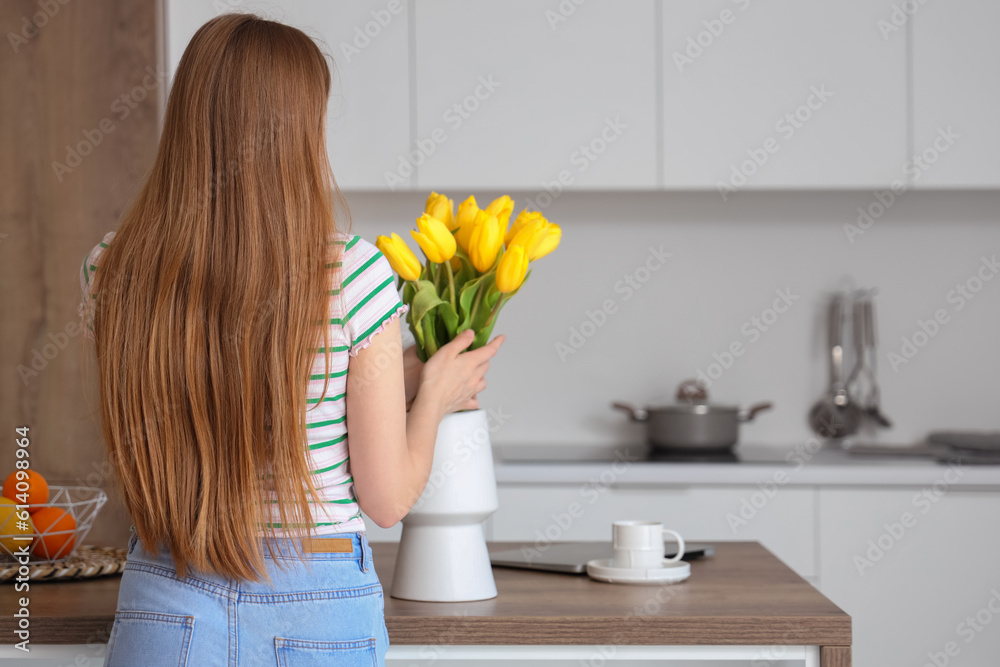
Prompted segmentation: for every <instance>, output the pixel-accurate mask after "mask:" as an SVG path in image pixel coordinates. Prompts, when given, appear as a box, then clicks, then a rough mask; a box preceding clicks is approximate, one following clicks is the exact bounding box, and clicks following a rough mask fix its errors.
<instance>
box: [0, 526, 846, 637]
mask: <svg viewBox="0 0 1000 667" xmlns="http://www.w3.org/2000/svg"><path fill="white" fill-rule="evenodd" d="M518 546H520V544H518V543H510V542H506V543H505V542H497V543H493V544H491V547H490V548H491V549H509V548H516V547H518ZM396 548H397V545H395V544H389V543H385V544H375V545H373V547H372V550H373V552H374V554H375V569H376V571H377V572H378V573H379V579H380V580H381V581H382V585H383V587H384V588H385V590H386V592H387V593H388V591H389V590H390V586H391V583H392V582H391V580H392V573H393V566H394V558H395V553H396ZM494 574H495V576H496V582H497V590H498V591H499V595H498V597H496V598H494V599H492V600H483V601H480V602H455V603H447V604H442V603H439V602H413V601H408V600H396V599H394V598H391V597H389V596H388V594H386V597H385V617H386V626H387V627H388V629H389V637H390V640H391V641H392V643H393V644H415V645H425V644H432V643H444V644H553V645H567V644H588V645H593V644H635V645H657V644H674V645H693V644H695V645H718V644H727V645H744V644H747V645H781V644H785V645H814V646H820V645H831V646H848V645H850V643H851V618H850V617H849V616H848V615H847V614H845V613H844V612H843V611H841V610H840V609H838V608H837V607H836V605H834V604H833V603H832V602H830V601H829V600H827V599H826V598H825V597H823V596H822V595H821V594H820V593H819V592H818V591H816V589H814V588H813V587H812V586H810V585H809V584H808V583H806V582H805V581H803V580H802V579H801V578H800V577H798V576H797V575H796V574H795V573H794V572H792V571H791V570H790V569H788V568H787V567H786V566H785V565H783V564H782V563H781V561H779V560H778V559H777V558H775V557H774V556H773V555H771V553H770V552H768V551H767V550H766V549H764V548H763V547H761V546H760V545H759V544H756V543H752V542H734V543H729V544H719V545H718V547H717V550H716V554H715V556H713V557H711V558H707V559H704V560H700V561H695V562H694V563H692V575H691V579H689V580H688V581H686V582H684V583H681V584H677V585H674V586H663V587H660V586H613V585H610V584H604V583H600V582H597V581H593V580H591V579H589V578H587V577H584V576H576V575H561V574H550V573H544V572H530V571H524V570H512V569H504V568H496V569H495V570H494ZM119 582H120V578H119V577H113V578H109V579H100V580H96V581H84V582H70V583H51V584H37V585H33V586H32V589H31V614H32V624H31V630H32V635H31V636H32V641H33V642H35V643H37V644H75V643H91V642H95V643H99V642H102V641H106V640H107V632H108V630H109V628H110V624H111V621H112V620H113V618H114V611H115V605H116V602H117V593H118V584H119ZM14 605H15V599H14V596H4V597H3V598H0V633H4V634H8V635H9V634H10V633H11V632H12V631H13V628H14V625H13V622H14V618H13V613H14V610H15V606H14Z"/></svg>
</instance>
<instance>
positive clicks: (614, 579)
mask: <svg viewBox="0 0 1000 667" xmlns="http://www.w3.org/2000/svg"><path fill="white" fill-rule="evenodd" d="M611 562H612V559H611V558H599V559H597V560H592V561H589V562H588V563H587V574H588V575H590V576H591V577H593V578H594V579H597V580H598V581H606V582H608V583H609V584H676V583H679V582H681V581H684V580H685V579H687V578H688V577H690V576H691V565H690V564H688V563H685V562H684V561H677V562H676V563H669V562H667V561H666V560H664V561H663V567H651V568H646V569H633V568H630V567H615V566H614V565H612V564H611Z"/></svg>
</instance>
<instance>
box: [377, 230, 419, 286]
mask: <svg viewBox="0 0 1000 667" xmlns="http://www.w3.org/2000/svg"><path fill="white" fill-rule="evenodd" d="M375 247H376V248H378V249H379V250H381V251H382V254H383V255H385V258H386V259H388V260H389V266H391V267H392V269H393V270H394V271H395V272H396V273H398V274H399V275H400V277H402V278H403V280H416V279H417V278H419V277H420V260H419V259H417V256H416V255H414V254H413V251H412V250H410V247H409V246H408V245H406V241H404V240H403V239H402V238H400V236H399V234H395V233H394V234H393V235H392V237H391V238H390V237H388V236H379V237H378V238H377V239H375Z"/></svg>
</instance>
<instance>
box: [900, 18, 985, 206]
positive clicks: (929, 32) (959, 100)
mask: <svg viewBox="0 0 1000 667" xmlns="http://www.w3.org/2000/svg"><path fill="white" fill-rule="evenodd" d="M909 20H910V21H911V22H912V23H913V26H912V28H913V122H914V136H913V152H914V164H913V167H912V175H913V181H914V184H915V185H916V186H917V187H956V188H961V187H968V188H979V187H989V188H995V187H1000V161H998V160H997V155H998V154H1000V123H998V122H997V114H998V111H997V109H998V107H1000V41H998V40H997V37H996V26H997V25H998V24H1000V3H997V2H991V1H990V0H950V1H949V2H943V3H934V2H928V3H926V4H925V3H920V4H919V9H918V10H917V11H916V12H915V13H914V14H913V15H912V18H909ZM949 129H950V132H949ZM918 160H919V161H918Z"/></svg>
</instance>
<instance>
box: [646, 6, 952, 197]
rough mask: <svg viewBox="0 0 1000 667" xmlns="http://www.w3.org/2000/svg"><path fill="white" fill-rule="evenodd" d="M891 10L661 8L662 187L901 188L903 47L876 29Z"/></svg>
mask: <svg viewBox="0 0 1000 667" xmlns="http://www.w3.org/2000/svg"><path fill="white" fill-rule="evenodd" d="M946 4H947V3H946ZM892 6H893V1H892V0H842V1H840V2H802V1H801V0H774V1H771V2H761V1H760V0H710V1H708V2H665V3H663V58H664V63H663V89H662V94H663V118H664V129H663V141H664V151H663V152H664V160H665V170H664V173H665V181H664V185H666V186H667V187H668V188H678V189H684V188H712V189H720V184H726V185H728V186H729V187H730V188H732V189H734V190H736V191H739V190H742V189H755V188H819V187H837V188H855V187H857V188H869V187H876V186H885V185H888V184H889V183H890V182H891V181H892V180H894V179H900V180H901V181H902V179H903V172H902V166H903V162H904V160H905V156H906V39H905V36H904V35H896V36H895V37H893V38H891V39H888V40H885V39H883V38H882V35H881V33H880V32H879V29H878V27H877V22H878V20H879V19H880V18H883V17H887V16H889V14H890V12H891V9H892ZM727 192H728V191H727Z"/></svg>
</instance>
